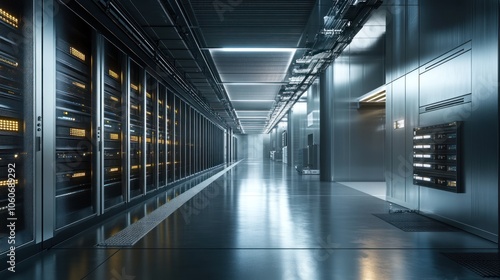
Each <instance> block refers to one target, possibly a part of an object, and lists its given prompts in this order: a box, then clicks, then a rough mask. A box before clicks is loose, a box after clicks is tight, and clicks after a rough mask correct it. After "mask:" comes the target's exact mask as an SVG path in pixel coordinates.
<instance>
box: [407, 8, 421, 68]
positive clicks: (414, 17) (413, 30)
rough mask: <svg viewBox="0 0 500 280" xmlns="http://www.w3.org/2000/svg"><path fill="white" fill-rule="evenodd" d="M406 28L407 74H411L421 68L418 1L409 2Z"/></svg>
mask: <svg viewBox="0 0 500 280" xmlns="http://www.w3.org/2000/svg"><path fill="white" fill-rule="evenodd" d="M405 26H406V30H405V31H406V36H405V47H406V50H405V54H406V63H405V68H406V71H405V72H406V73H409V72H411V71H413V70H415V69H417V68H418V66H419V49H418V48H419V44H418V42H419V33H418V1H416V0H408V4H407V6H406V23H405Z"/></svg>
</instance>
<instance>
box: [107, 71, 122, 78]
mask: <svg viewBox="0 0 500 280" xmlns="http://www.w3.org/2000/svg"><path fill="white" fill-rule="evenodd" d="M108 74H109V75H110V76H111V77H113V78H115V79H117V80H119V79H120V76H118V73H116V72H115V71H113V70H111V69H109V70H108Z"/></svg>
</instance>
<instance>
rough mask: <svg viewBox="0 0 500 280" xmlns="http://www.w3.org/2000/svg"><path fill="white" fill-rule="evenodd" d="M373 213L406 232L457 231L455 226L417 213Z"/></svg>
mask: <svg viewBox="0 0 500 280" xmlns="http://www.w3.org/2000/svg"><path fill="white" fill-rule="evenodd" d="M373 215H374V216H376V217H378V218H380V219H382V220H384V221H385V222H387V223H389V224H391V225H393V226H395V227H397V228H399V229H401V230H402V231H406V232H440V231H457V229H456V228H454V227H451V226H448V225H446V224H443V223H441V222H438V221H436V220H433V219H431V218H427V217H425V216H422V215H419V214H417V213H392V214H373Z"/></svg>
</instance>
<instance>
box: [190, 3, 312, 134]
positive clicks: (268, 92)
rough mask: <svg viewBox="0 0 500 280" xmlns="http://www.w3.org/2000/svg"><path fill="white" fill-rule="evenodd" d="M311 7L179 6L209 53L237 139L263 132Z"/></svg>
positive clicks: (245, 4) (308, 4) (264, 5)
mask: <svg viewBox="0 0 500 280" xmlns="http://www.w3.org/2000/svg"><path fill="white" fill-rule="evenodd" d="M223 2H225V4H224V3H223ZM315 2H316V1H315V0H309V1H303V0H291V1H287V0H285V1H283V0H278V1H276V0H275V1H262V0H258V1H255V0H254V1H241V0H240V1H220V2H218V4H216V2H212V1H203V0H194V1H184V2H183V3H184V4H187V3H190V5H186V6H188V8H190V9H191V11H192V16H193V17H194V20H193V22H195V24H196V26H197V29H198V30H199V32H198V34H199V40H200V41H201V43H202V45H203V46H202V47H203V49H205V50H206V51H208V52H209V56H210V58H211V60H212V61H213V64H214V66H215V69H216V71H217V73H218V75H219V78H220V80H219V81H220V83H221V84H222V86H223V88H224V90H225V91H226V93H227V95H228V98H229V101H230V102H231V104H232V106H233V108H234V110H235V112H236V116H237V118H238V120H239V124H240V125H241V132H242V133H248V134H250V133H263V132H264V131H265V129H266V125H267V122H268V120H269V117H270V112H271V110H272V109H273V108H274V105H275V100H276V97H277V95H278V93H279V91H280V90H281V88H282V85H284V84H286V83H285V79H286V76H287V72H288V69H289V66H290V63H291V61H292V59H293V57H294V54H295V50H296V48H297V47H298V46H299V41H300V39H301V36H302V34H303V32H304V29H305V27H306V25H307V22H308V20H309V18H310V15H311V11H312V9H313V7H314V5H315ZM231 3H232V4H231Z"/></svg>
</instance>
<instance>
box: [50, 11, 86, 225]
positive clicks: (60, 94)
mask: <svg viewBox="0 0 500 280" xmlns="http://www.w3.org/2000/svg"><path fill="white" fill-rule="evenodd" d="M92 33H93V32H92V30H91V28H90V27H89V26H88V25H87V24H85V23H84V22H83V21H81V20H80V19H79V18H77V17H75V16H71V15H70V14H68V13H63V12H60V13H59V14H58V15H57V17H56V107H55V110H56V163H57V165H56V227H57V228H60V227H62V226H65V225H68V224H70V223H72V222H75V221H77V220H80V219H82V218H84V217H87V216H89V215H91V214H93V213H94V212H95V207H94V205H95V204H94V195H93V194H94V192H95V190H94V186H93V184H92V182H93V175H92V162H93V153H94V150H95V149H94V145H93V143H94V142H93V133H94V131H92V123H93V121H94V119H93V118H94V116H93V115H94V114H95V112H94V110H93V109H94V103H95V101H94V98H95V97H94V96H93V95H92V91H91V87H92V84H91V77H92V73H91V62H92V53H91V50H92V41H93V35H92Z"/></svg>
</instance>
